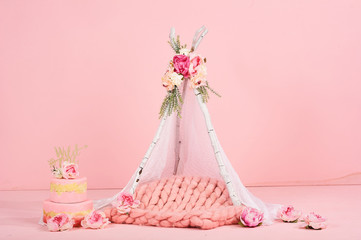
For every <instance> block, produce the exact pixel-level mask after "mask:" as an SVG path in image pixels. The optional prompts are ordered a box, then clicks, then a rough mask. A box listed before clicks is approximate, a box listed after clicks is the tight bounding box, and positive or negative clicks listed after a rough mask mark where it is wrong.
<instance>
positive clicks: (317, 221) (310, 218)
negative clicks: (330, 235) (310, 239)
mask: <svg viewBox="0 0 361 240" xmlns="http://www.w3.org/2000/svg"><path fill="white" fill-rule="evenodd" d="M326 220H327V219H326V218H324V217H322V216H320V215H319V214H316V213H314V212H311V213H309V214H307V215H306V216H305V218H304V221H305V223H306V228H309V229H315V230H321V229H324V228H326V227H327V223H326Z"/></svg>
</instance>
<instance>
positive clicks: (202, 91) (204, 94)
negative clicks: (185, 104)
mask: <svg viewBox="0 0 361 240" xmlns="http://www.w3.org/2000/svg"><path fill="white" fill-rule="evenodd" d="M207 89H208V90H210V91H211V92H212V93H213V94H215V95H216V96H218V97H221V95H219V94H218V93H217V92H216V91H214V90H213V89H212V88H211V87H210V86H209V85H208V82H206V85H205V86H200V87H198V88H197V90H198V92H199V93H200V94H201V97H202V101H203V102H204V103H207V102H208V99H209V93H208V90H207Z"/></svg>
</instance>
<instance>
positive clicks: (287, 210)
mask: <svg viewBox="0 0 361 240" xmlns="http://www.w3.org/2000/svg"><path fill="white" fill-rule="evenodd" d="M301 214H302V213H301V211H298V210H295V209H294V208H293V206H291V205H290V206H283V207H282V208H281V209H280V211H279V212H278V217H279V218H280V219H281V220H282V221H284V222H297V221H298V219H299V218H300V217H301Z"/></svg>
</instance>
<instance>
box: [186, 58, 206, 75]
mask: <svg viewBox="0 0 361 240" xmlns="http://www.w3.org/2000/svg"><path fill="white" fill-rule="evenodd" d="M201 64H203V59H202V58H201V57H200V56H198V55H196V56H193V57H192V58H191V60H190V64H189V73H190V74H191V75H192V76H193V75H195V74H197V72H198V71H197V69H198V66H200V65H201Z"/></svg>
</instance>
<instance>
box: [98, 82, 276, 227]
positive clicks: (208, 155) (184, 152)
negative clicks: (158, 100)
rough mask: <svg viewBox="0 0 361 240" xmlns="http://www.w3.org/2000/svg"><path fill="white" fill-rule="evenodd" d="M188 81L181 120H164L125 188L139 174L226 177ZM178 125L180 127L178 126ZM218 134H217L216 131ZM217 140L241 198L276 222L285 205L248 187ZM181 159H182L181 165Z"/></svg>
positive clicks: (146, 178) (143, 178) (143, 177)
mask: <svg viewBox="0 0 361 240" xmlns="http://www.w3.org/2000/svg"><path fill="white" fill-rule="evenodd" d="M184 85H185V83H183V86H181V92H183V99H184V104H183V106H182V112H181V116H182V117H181V118H178V120H177V115H176V114H175V113H173V114H172V115H171V116H169V117H168V118H166V119H165V120H164V125H163V126H162V128H161V132H160V134H159V139H158V140H157V141H156V143H154V142H153V143H152V144H155V146H154V148H153V151H152V152H151V154H150V156H149V158H147V159H146V163H145V165H144V166H143V167H142V170H141V174H140V175H139V170H140V168H138V169H137V170H136V172H135V173H134V174H133V176H132V178H131V179H130V181H129V182H128V184H127V185H126V186H125V187H124V188H123V189H122V191H124V192H132V186H134V183H135V182H136V179H137V178H138V176H139V182H138V184H140V185H141V184H143V183H147V182H151V181H154V180H159V179H162V178H168V177H171V176H173V175H181V176H199V177H209V178H215V179H218V180H222V181H223V180H224V178H223V176H222V174H221V173H220V168H219V164H218V163H217V159H216V157H215V152H214V148H213V146H212V141H211V139H210V136H209V132H208V128H207V125H206V121H205V114H204V113H203V112H202V109H201V105H200V103H199V102H198V101H197V97H196V96H195V94H194V92H193V90H192V89H190V88H189V87H188V86H185V87H184ZM183 88H184V90H183ZM177 125H178V126H179V127H177ZM213 131H214V130H213ZM214 135H215V136H216V134H214ZM213 144H216V145H217V146H218V149H219V151H220V156H221V158H222V160H223V164H224V166H225V170H226V172H227V173H228V176H229V179H230V182H231V184H232V186H233V189H234V192H235V195H236V197H237V199H238V200H239V202H240V203H241V204H244V205H246V206H249V207H253V208H256V209H258V210H261V211H262V212H263V213H264V222H263V224H264V225H269V224H272V223H273V220H274V219H275V218H276V215H277V211H278V210H279V209H280V207H281V206H282V205H281V204H271V203H265V202H263V201H262V200H261V199H259V198H257V197H256V196H254V195H253V194H252V193H251V192H250V191H248V189H247V188H246V187H245V186H244V185H243V184H242V182H241V180H240V178H239V176H238V174H237V173H236V171H235V170H234V168H233V167H232V164H231V162H230V161H229V160H228V158H227V156H226V154H225V152H224V151H223V149H222V147H221V145H220V143H219V141H218V138H217V137H215V141H213ZM178 156H179V157H178ZM177 159H179V164H178V166H177ZM118 194H120V193H118ZM118 194H117V195H118ZM117 195H115V196H113V197H111V198H108V199H102V200H98V201H95V202H94V206H95V209H100V208H104V207H106V206H108V205H109V204H110V203H111V202H112V201H114V200H115V198H116V196H117Z"/></svg>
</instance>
